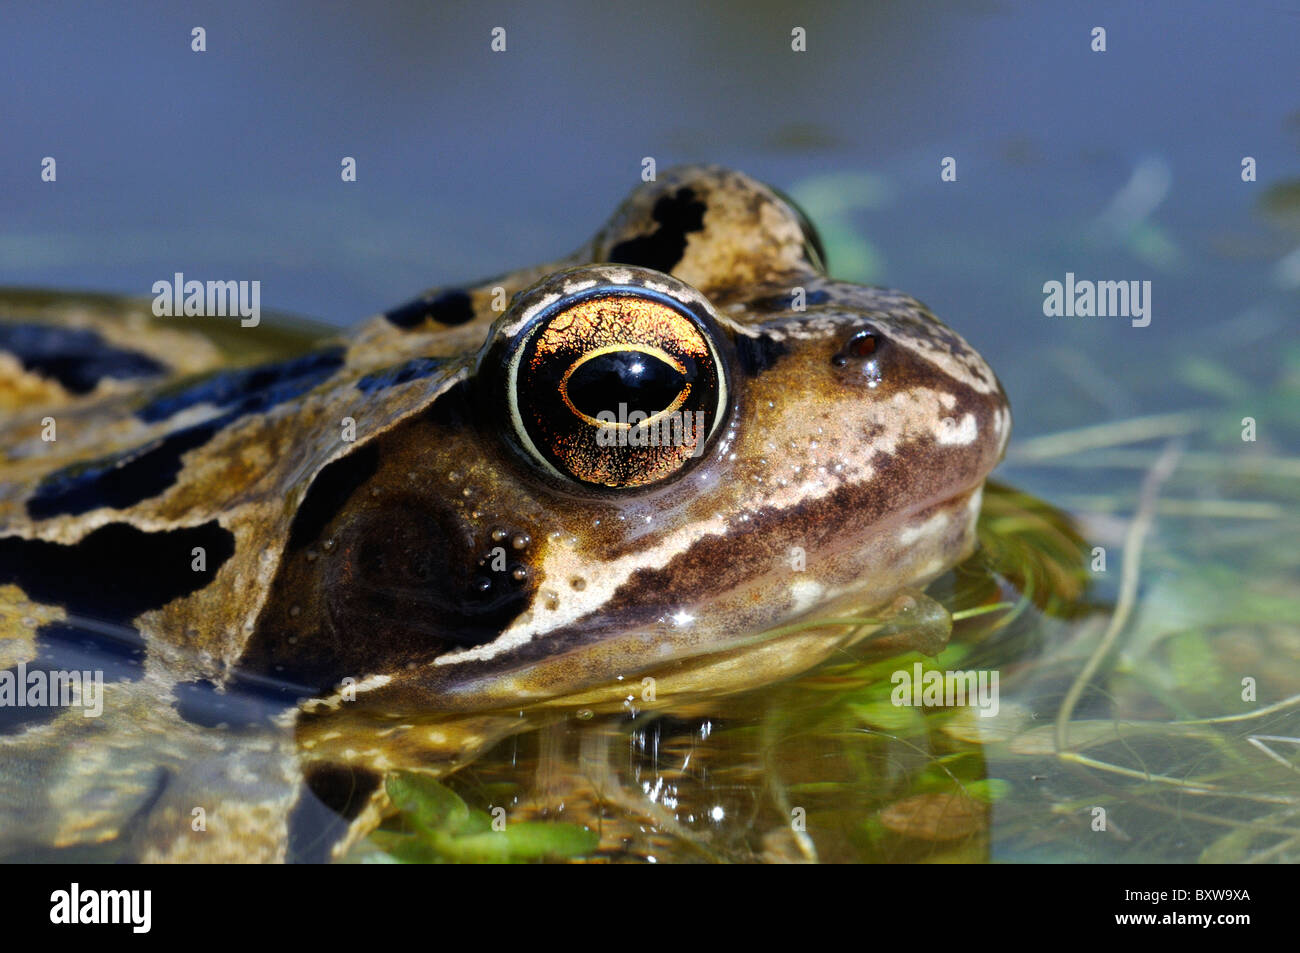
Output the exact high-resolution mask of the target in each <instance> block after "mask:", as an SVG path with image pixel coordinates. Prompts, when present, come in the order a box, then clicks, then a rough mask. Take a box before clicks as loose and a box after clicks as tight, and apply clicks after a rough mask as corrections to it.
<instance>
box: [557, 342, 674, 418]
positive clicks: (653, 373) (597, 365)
mask: <svg viewBox="0 0 1300 953" xmlns="http://www.w3.org/2000/svg"><path fill="white" fill-rule="evenodd" d="M688 383H690V379H689V378H688V377H687V375H685V374H683V373H682V372H681V371H679V370H677V368H675V367H673V366H672V365H671V364H668V363H667V362H665V361H664V360H663V359H662V358H659V357H655V356H654V355H653V354H646V353H644V352H642V351H610V352H609V353H608V354H601V355H600V356H599V357H593V358H592V359H591V360H589V361H587V362H585V363H584V364H583V365H582V366H581V367H579V368H578V369H577V370H576V371H574V372H573V373H572V374H571V375H570V376H569V384H568V392H569V401H570V402H571V403H572V404H573V406H574V407H576V408H578V410H580V411H582V412H583V413H584V414H586V415H587V416H588V417H596V416H597V415H598V414H600V412H601V411H609V412H610V413H614V414H617V413H618V408H619V404H626V405H627V409H628V412H629V413H630V412H631V411H634V410H639V411H642V412H643V413H645V414H649V415H653V414H657V413H658V412H659V411H661V410H663V409H664V408H666V407H668V406H669V405H671V404H672V402H673V401H674V400H676V399H677V395H678V394H680V393H681V392H682V388H684V387H685V386H686V385H687V384H688Z"/></svg>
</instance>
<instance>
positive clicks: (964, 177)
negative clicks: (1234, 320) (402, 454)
mask: <svg viewBox="0 0 1300 953" xmlns="http://www.w3.org/2000/svg"><path fill="white" fill-rule="evenodd" d="M521 6H522V5H518V4H500V3H442V4H436V5H427V4H421V3H414V2H398V3H392V4H387V5H384V6H382V7H381V6H379V5H370V4H365V5H363V4H350V3H340V2H335V3H303V2H286V3H279V4H275V5H270V4H263V3H255V2H247V0H236V2H223V3H172V2H167V3H164V2H147V3H134V4H130V5H120V6H116V5H108V4H97V5H89V4H83V3H42V4H40V5H36V4H21V5H20V4H13V3H11V4H8V5H6V6H5V7H4V8H3V11H2V12H0V77H2V82H3V96H0V129H2V130H3V137H2V142H3V145H2V146H0V284H24V285H47V286H55V287H61V288H94V289H100V290H109V291H120V292H129V293H137V294H144V293H148V290H149V287H150V285H151V284H152V282H153V281H155V280H157V279H159V278H161V277H169V276H170V275H171V274H172V273H173V272H175V271H184V272H186V273H187V274H189V275H191V276H193V277H205V278H206V277H221V278H241V279H242V278H249V279H252V278H256V279H260V280H261V281H262V302H263V306H264V307H272V308H278V309H283V310H290V311H297V312H301V313H304V314H307V315H311V316H314V317H318V318H322V319H325V320H329V321H332V322H337V323H348V322H351V321H353V320H356V319H357V318H358V317H360V316H363V315H366V314H368V313H372V312H374V311H376V310H378V309H381V308H383V307H386V306H388V305H390V304H392V303H394V302H396V301H399V300H401V299H403V298H405V297H407V296H409V295H411V294H412V293H413V292H415V291H417V290H419V289H422V288H424V287H426V286H428V285H432V284H435V283H441V282H454V281H461V280H466V279H468V278H471V277H474V276H478V275H483V274H489V273H493V272H497V271H501V270H503V269H507V268H512V267H516V266H519V265H522V264H525V263H531V262H534V261H536V260H540V259H544V258H546V257H550V256H553V255H557V254H559V253H562V252H564V251H567V250H568V249H569V248H571V247H572V246H574V245H576V244H578V243H579V242H580V241H582V240H583V239H584V238H585V237H586V236H587V235H589V234H590V232H591V231H592V230H593V229H594V228H595V227H596V226H597V225H598V224H599V223H600V222H601V221H602V219H603V218H604V217H605V215H606V214H607V213H608V212H609V211H610V210H611V209H612V207H613V205H614V203H615V202H616V201H617V200H618V199H619V198H620V197H621V196H622V195H623V194H624V193H625V192H626V191H627V190H628V189H629V188H630V187H632V186H633V185H634V184H635V183H636V178H637V175H638V172H639V161H640V159H641V157H642V156H645V155H651V156H654V157H656V159H657V160H658V162H659V165H660V167H661V168H662V167H665V166H667V165H669V164H672V163H674V162H679V161H715V162H722V163H726V164H731V165H735V166H737V167H739V168H742V169H744V170H746V171H749V172H750V173H752V174H754V175H756V176H758V177H760V178H764V179H766V180H768V181H771V182H773V183H774V184H777V185H780V186H781V187H783V188H786V189H787V190H790V189H795V190H796V191H797V186H798V185H799V184H800V183H801V182H806V181H808V180H809V179H810V178H813V177H817V176H822V175H826V174H830V173H840V172H846V171H848V172H866V171H869V172H872V173H876V174H878V175H880V176H882V177H883V179H884V181H885V182H886V183H887V185H888V194H887V197H886V198H882V199H880V200H879V201H877V202H874V203H873V207H871V208H867V209H859V210H857V211H852V210H849V211H846V212H845V213H844V214H845V217H846V220H847V221H851V222H852V224H853V227H854V228H856V229H857V230H858V231H859V232H861V233H862V234H865V235H867V236H869V238H870V240H871V242H872V244H873V247H874V248H875V249H876V251H877V253H878V256H879V262H878V268H877V269H876V270H877V271H878V272H879V273H878V274H874V275H872V277H874V278H876V279H877V280H880V281H883V282H887V283H890V284H893V285H897V286H899V287H902V288H905V289H907V290H909V291H911V292H912V293H914V294H916V295H918V296H919V297H921V298H923V299H925V300H927V301H928V302H929V303H930V304H931V305H932V306H933V307H934V308H935V309H936V311H938V312H939V313H940V314H941V315H943V316H945V317H946V318H948V319H949V320H950V321H951V322H952V323H953V324H954V325H956V326H957V327H959V328H960V329H961V330H962V331H963V332H964V333H967V335H968V336H969V337H971V338H972V340H974V341H975V343H976V344H977V345H987V344H989V343H991V342H993V341H998V342H999V343H1001V345H1002V346H1003V347H1006V346H1008V339H1010V341H1011V342H1012V343H1014V341H1016V340H1019V339H1020V338H1022V337H1024V338H1026V339H1041V338H1042V337H1043V336H1044V335H1050V334H1060V333H1061V331H1060V326H1059V325H1055V326H1053V325H1052V324H1051V322H1049V321H1047V320H1046V319H1044V318H1043V317H1042V315H1041V310H1040V308H1041V301H1042V296H1041V291H1040V289H1041V284H1042V282H1043V281H1044V280H1048V279H1051V278H1057V279H1059V278H1062V277H1063V276H1064V272H1065V271H1066V270H1073V271H1075V272H1076V273H1078V274H1079V275H1080V277H1086V276H1088V273H1089V272H1092V273H1093V274H1092V276H1093V277H1103V278H1116V279H1119V278H1154V279H1157V291H1156V294H1155V308H1156V316H1155V322H1154V323H1153V327H1152V329H1148V331H1150V334H1147V335H1142V334H1134V333H1129V334H1127V335H1125V336H1124V338H1123V340H1124V341H1125V342H1126V343H1125V346H1126V347H1127V346H1137V347H1142V346H1145V345H1144V343H1143V338H1144V337H1145V338H1147V339H1148V341H1149V340H1151V339H1154V338H1155V337H1157V336H1163V335H1165V334H1170V333H1176V330H1175V329H1181V330H1183V331H1186V330H1189V329H1192V328H1204V327H1207V326H1210V325H1211V324H1212V323H1213V322H1216V321H1221V320H1224V319H1227V318H1229V317H1231V316H1232V315H1234V314H1237V313H1239V312H1240V311H1241V310H1242V309H1243V301H1244V300H1246V296H1249V297H1250V301H1251V306H1252V307H1253V306H1255V305H1257V304H1258V302H1259V301H1261V300H1262V301H1264V302H1265V303H1266V306H1268V307H1283V308H1285V307H1289V306H1293V305H1294V303H1295V291H1294V289H1291V290H1287V289H1285V288H1282V289H1277V288H1275V282H1274V279H1273V277H1272V271H1271V269H1273V268H1274V267H1275V263H1276V261H1277V259H1278V258H1280V257H1281V255H1282V254H1284V253H1285V252H1286V251H1287V249H1288V248H1289V247H1292V246H1294V245H1295V244H1297V243H1298V242H1300V239H1296V237H1295V236H1294V235H1291V236H1290V237H1288V236H1286V235H1281V234H1279V233H1278V232H1277V230H1276V229H1270V228H1269V227H1268V226H1266V225H1264V224H1262V223H1261V222H1260V220H1259V219H1258V217H1257V216H1256V214H1255V213H1254V211H1253V210H1254V206H1255V203H1256V202H1257V201H1258V198H1259V195H1260V194H1261V192H1262V190H1263V189H1264V188H1265V187H1266V186H1267V185H1268V184H1269V183H1270V182H1277V181H1279V180H1281V179H1284V178H1294V177H1296V176H1297V175H1298V174H1300V171H1298V170H1300V118H1298V117H1300V84H1297V83H1296V74H1297V64H1298V63H1300V56H1298V55H1297V54H1298V53H1300V6H1297V4H1296V3H1294V2H1260V3H1253V4H1240V5H1221V4H1215V3H1208V2H1178V0H1159V2H1154V3H1143V4H1141V5H1138V4H1132V3H1087V4H1084V3H1065V4H1037V3H1029V2H995V0H982V2H968V3H961V2H939V3H930V4H925V5H920V4H817V3H813V4H809V5H806V6H805V7H803V8H801V9H799V10H798V12H793V11H792V9H791V7H790V5H789V4H781V3H776V2H760V3H739V2H736V3H730V4H726V5H725V6H722V7H720V8H718V7H715V8H707V9H706V5H702V4H697V3H692V2H667V3H659V4H642V5H636V6H635V7H632V6H629V7H626V8H621V9H613V7H614V6H615V5H607V4H602V3H597V2H585V3H569V4H564V5H559V4H543V5H530V7H529V8H525V9H517V8H518V7H521ZM498 25H500V26H504V27H506V29H507V40H508V51H507V52H506V53H504V54H496V53H493V52H491V51H490V50H489V39H490V36H489V32H490V30H491V28H492V27H494V26H498ZM796 25H799V26H804V27H805V28H806V29H807V31H808V38H809V39H808V46H809V51H808V52H807V53H805V54H794V53H791V52H790V40H789V37H790V29H791V27H792V26H796ZM1095 25H1102V26H1104V27H1105V28H1106V29H1107V31H1108V46H1109V49H1108V52H1106V53H1104V54H1098V53H1093V52H1091V51H1090V50H1089V31H1090V29H1091V28H1092V27H1093V26H1095ZM193 26H203V27H204V28H205V29H206V31H207V47H208V49H207V52H205V53H201V54H200V53H194V52H191V50H190V30H191V28H192V27H193ZM47 155H49V156H54V157H56V159H57V161H58V181H57V183H55V184H47V183H42V182H41V181H40V177H39V163H40V160H41V158H42V157H43V156H47ZM345 155H350V156H355V157H356V158H357V160H358V167H359V178H358V181H357V182H356V183H354V184H344V183H342V182H341V181H340V176H339V163H340V159H341V157H342V156H345ZM945 155H951V156H954V157H956V158H957V159H958V163H959V166H958V170H959V177H958V181H957V182H956V183H950V184H946V185H945V184H943V183H940V181H939V176H938V165H939V160H940V158H941V157H942V156H945ZM1243 155H1253V156H1256V157H1257V158H1258V160H1259V163H1260V180H1261V181H1260V182H1259V183H1258V184H1255V185H1247V184H1244V183H1242V182H1241V181H1240V178H1239V162H1240V159H1241V156H1243ZM1144 161H1147V162H1148V163H1150V162H1154V163H1155V166H1154V167H1155V168H1163V169H1164V170H1165V171H1166V172H1167V175H1168V188H1167V194H1166V195H1165V197H1164V199H1163V201H1162V202H1160V204H1159V205H1158V207H1156V208H1155V209H1154V210H1153V211H1151V212H1150V215H1149V216H1148V222H1149V224H1152V225H1154V226H1155V227H1156V229H1157V232H1158V234H1157V238H1160V237H1161V236H1163V237H1164V239H1167V240H1168V241H1169V242H1171V243H1172V245H1173V246H1174V247H1173V252H1172V257H1170V255H1165V256H1164V257H1163V258H1162V257H1161V256H1160V255H1159V254H1156V255H1155V257H1154V258H1153V257H1151V256H1150V255H1148V256H1147V260H1144V259H1143V257H1142V255H1141V254H1135V251H1134V248H1133V242H1132V241H1126V240H1125V239H1124V237H1123V236H1122V235H1119V234H1118V233H1116V234H1110V233H1107V232H1106V231H1105V230H1102V231H1101V232H1100V233H1098V232H1097V230H1096V228H1093V229H1092V230H1091V231H1089V223H1091V222H1093V221H1094V220H1095V219H1096V217H1097V216H1098V215H1099V214H1101V213H1102V211H1103V210H1104V209H1105V208H1106V206H1107V204H1108V203H1109V202H1111V200H1112V198H1113V197H1114V196H1115V194H1116V193H1117V192H1119V190H1120V189H1121V188H1123V187H1124V185H1125V183H1126V182H1128V181H1129V179H1130V177H1131V176H1132V175H1133V174H1134V170H1135V169H1136V168H1138V167H1139V166H1140V165H1141V163H1143V162H1144ZM845 200H846V202H849V203H851V202H852V201H853V197H852V196H851V195H850V196H846V198H845ZM1085 239H1089V240H1085ZM1225 242H1226V244H1228V245H1230V246H1232V248H1235V249H1237V251H1236V252H1233V253H1232V254H1229V253H1227V252H1225V251H1224V248H1223V247H1222V246H1224V244H1225ZM1288 242H1289V243H1290V244H1289V245H1288ZM1242 249H1244V251H1242ZM1165 251H1166V252H1168V251H1169V249H1165ZM1160 279H1163V280H1160ZM1270 296H1271V297H1270ZM1270 301H1271V302H1273V303H1272V304H1268V302H1270ZM1278 302H1281V304H1279V303H1278ZM1122 331H1123V329H1122V328H1121V326H1120V323H1119V322H1113V323H1112V324H1111V325H1109V326H1108V327H1106V328H1105V329H1104V330H1102V331H1100V332H1097V331H1091V332H1090V333H1091V334H1092V338H1093V339H1094V340H1095V339H1096V338H1098V337H1101V338H1106V337H1108V336H1110V335H1113V334H1121V333H1122ZM999 369H1000V371H1003V373H1004V376H1005V375H1006V373H1007V372H1008V370H1009V372H1010V374H1011V375H1013V376H1014V374H1015V373H1016V371H1015V370H1014V369H1006V370H1004V369H1003V368H1001V367H1000V368H999Z"/></svg>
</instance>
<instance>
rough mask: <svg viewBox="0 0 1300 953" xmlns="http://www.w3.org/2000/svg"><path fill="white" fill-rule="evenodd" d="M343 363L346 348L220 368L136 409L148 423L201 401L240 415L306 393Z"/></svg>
mask: <svg viewBox="0 0 1300 953" xmlns="http://www.w3.org/2000/svg"><path fill="white" fill-rule="evenodd" d="M342 366H343V348H341V347H332V348H326V349H325V350H321V351H313V352H312V353H310V354H304V355H303V356H302V357H296V358H294V359H293V360H290V361H277V362H275V363H271V364H262V365H259V366H257V367H246V368H241V369H239V370H233V371H221V372H219V373H217V374H212V375H210V376H208V377H205V378H203V379H201V380H199V381H197V382H195V383H192V384H188V385H186V386H185V387H182V388H180V389H179V390H173V391H171V392H170V393H165V394H159V395H158V396H157V397H155V398H154V399H153V400H151V401H149V403H147V404H145V405H144V406H143V407H141V408H140V409H139V410H137V411H136V416H137V417H139V418H140V419H141V420H143V421H145V422H146V423H156V422H157V421H160V420H166V419H167V418H168V417H171V416H172V415H174V414H178V413H180V412H181V411H182V410H187V409H188V408H190V407H195V406H198V405H199V404H214V405H215V406H217V407H232V408H234V409H236V410H237V411H238V413H239V415H240V416H242V415H244V414H251V413H255V412H257V411H262V410H266V409H268V408H270V407H274V406H275V405H276V404H282V403H284V402H285V401H286V400H292V399H293V398H295V397H298V396H300V395H301V394H305V393H306V392H307V391H309V390H311V389H312V388H313V387H315V386H316V385H317V384H319V383H321V382H322V381H323V380H325V378H327V377H329V376H330V375H331V374H333V373H334V372H335V371H336V370H338V369H339V368H340V367H342Z"/></svg>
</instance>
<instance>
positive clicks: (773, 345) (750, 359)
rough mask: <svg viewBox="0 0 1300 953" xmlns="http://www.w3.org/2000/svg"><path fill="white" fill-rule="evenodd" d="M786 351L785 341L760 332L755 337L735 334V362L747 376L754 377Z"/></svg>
mask: <svg viewBox="0 0 1300 953" xmlns="http://www.w3.org/2000/svg"><path fill="white" fill-rule="evenodd" d="M785 352H786V346H785V342H783V341H778V340H776V339H775V338H771V337H768V336H767V335H766V334H760V335H759V336H758V337H756V338H752V337H749V336H748V335H746V334H737V335H736V362H737V363H738V364H739V365H740V369H741V370H742V371H744V372H745V374H746V375H747V376H749V377H756V376H757V375H759V374H761V373H762V372H763V371H765V370H767V369H768V368H769V367H771V366H772V365H773V364H775V363H776V361H777V358H779V357H780V356H781V355H782V354H784V353H785Z"/></svg>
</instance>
